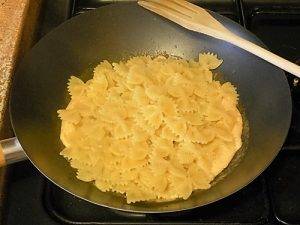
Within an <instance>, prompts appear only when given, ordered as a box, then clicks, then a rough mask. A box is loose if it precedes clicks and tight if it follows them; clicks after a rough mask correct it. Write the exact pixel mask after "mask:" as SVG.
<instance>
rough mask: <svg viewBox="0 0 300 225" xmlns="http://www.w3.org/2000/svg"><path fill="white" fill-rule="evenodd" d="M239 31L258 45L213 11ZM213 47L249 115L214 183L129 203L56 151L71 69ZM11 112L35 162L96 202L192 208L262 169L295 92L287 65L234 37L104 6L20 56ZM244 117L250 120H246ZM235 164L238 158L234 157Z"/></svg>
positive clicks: (275, 148) (134, 9) (85, 71)
mask: <svg viewBox="0 0 300 225" xmlns="http://www.w3.org/2000/svg"><path fill="white" fill-rule="evenodd" d="M212 14H213V16H214V17H215V18H217V19H218V20H219V21H220V22H221V23H222V24H224V25H225V26H226V27H227V28H228V29H230V30H231V31H233V32H234V33H236V34H238V35H240V36H242V37H244V38H245V39H248V40H250V41H252V42H254V43H257V44H259V45H261V46H263V44H262V43H261V41H259V39H258V38H256V37H255V36H254V35H253V34H251V33H249V32H248V31H246V30H245V29H244V28H243V27H241V26H239V25H238V24H236V23H234V22H232V21H231V20H229V19H226V18H224V17H222V16H220V15H218V14H215V13H212ZM206 51H211V52H214V53H217V54H218V55H219V57H221V58H222V59H223V60H224V63H223V65H222V66H221V67H220V68H219V70H218V71H217V72H218V73H219V74H222V76H221V77H222V79H224V80H226V81H230V82H232V83H233V84H234V85H235V86H237V89H238V92H239V94H240V102H241V108H242V111H243V112H244V115H245V118H247V120H248V122H249V131H248V133H247V135H245V137H246V138H245V140H244V146H243V149H242V151H243V154H241V155H243V156H242V157H241V160H235V161H240V162H239V163H231V164H230V166H229V168H228V169H227V170H226V176H225V177H224V178H222V179H219V181H218V182H216V184H215V185H213V187H212V188H211V189H209V190H205V191H195V192H194V193H193V194H192V196H191V197H190V198H189V199H187V200H176V201H172V202H165V203H136V204H130V205H129V204H126V200H125V198H123V197H122V196H120V195H117V194H113V193H103V192H101V191H100V190H98V189H97V188H96V187H95V186H94V185H93V184H92V183H85V182H82V181H80V180H78V179H76V177H75V170H74V169H72V168H71V167H70V166H69V163H68V162H67V161H66V160H65V159H64V158H63V157H61V156H60V155H59V152H60V151H61V150H62V148H63V145H62V143H61V141H60V139H59V134H60V120H59V119H58V117H57V110H58V109H60V108H64V107H66V105H67V103H68V101H69V97H68V94H67V88H66V87H67V81H68V79H69V77H70V75H77V76H79V75H80V76H81V78H83V79H84V80H87V79H88V78H89V76H91V73H90V72H89V71H90V69H89V68H92V66H93V65H95V64H96V63H99V62H100V61H101V60H104V59H108V60H109V61H118V60H121V59H126V58H129V57H130V56H133V55H139V54H145V53H147V54H151V55H155V54H158V53H167V54H170V55H175V56H179V57H182V58H185V59H193V58H196V57H197V55H198V53H199V52H206ZM10 114H11V122H12V125H13V129H14V132H15V134H16V136H17V138H18V140H19V141H20V143H21V145H22V147H23V149H24V151H25V152H26V154H27V156H28V158H29V159H30V160H31V162H32V163H33V164H34V165H35V166H36V167H37V168H38V169H39V170H40V171H41V172H42V173H43V174H44V175H45V176H46V177H47V178H49V179H50V180H51V181H53V182H54V183H56V184H57V185H58V186H60V187H61V188H63V189H65V190H66V191H68V192H70V193H72V194H74V195H76V196H78V197H80V198H83V199H85V200H87V201H90V202H92V203H96V204H99V205H102V206H106V207H110V208H115V209H119V210H125V211H133V212H147V213H151V212H158V213H161V212H170V211H178V210H185V209H191V208H194V207H198V206H203V205H205V204H208V203H211V202H215V201H217V200H219V199H222V198H224V197H226V196H228V195H230V194H232V193H234V192H236V191H238V190H239V189H241V188H242V187H244V186H245V185H247V184H248V183H249V182H251V181H252V180H253V179H254V178H255V177H257V176H258V175H259V174H260V173H261V172H262V171H263V170H264V169H265V168H266V167H267V166H268V165H269V164H270V163H271V161H272V160H273V159H274V157H275V156H276V155H277V153H278V152H279V150H280V148H281V146H282V144H283V142H284V140H285V138H286V135H287V132H288V129H289V125H290V119H291V97H290V91H289V87H288V83H287V80H286V77H285V75H284V73H283V71H282V70H280V69H278V68H276V67H274V66H273V65H271V64H269V63H266V62H265V61H263V60H261V59H259V58H257V57H255V56H253V55H252V54H250V53H247V52H245V51H243V50H241V49H239V48H237V47H234V46H232V45H231V44H228V43H225V42H223V41H220V40H216V39H213V38H210V37H207V36H205V35H201V34H198V33H194V32H191V31H188V30H185V29H184V28H182V27H179V26H178V25H176V24H174V23H172V22H169V21H167V20H165V19H163V18H161V17H159V16H157V15H154V14H153V13H151V12H149V11H146V10H144V9H143V8H141V7H139V6H137V5H136V4H114V5H109V6H105V7H101V8H99V9H97V10H93V11H90V12H87V13H85V14H83V15H80V16H77V17H75V18H73V19H70V20H68V21H67V22H65V23H64V24H62V25H61V26H59V27H58V28H57V29H55V30H54V31H53V32H51V33H50V34H49V35H47V36H46V37H44V38H43V39H42V40H41V41H40V42H39V43H38V44H36V45H35V46H34V48H33V49H32V50H31V51H30V53H29V54H28V55H27V56H26V57H25V58H24V60H23V61H22V63H21V64H20V66H19V68H18V71H17V73H16V74H15V77H14V80H13V88H12V92H11V98H10ZM245 121H246V120H245ZM234 164H235V165H234Z"/></svg>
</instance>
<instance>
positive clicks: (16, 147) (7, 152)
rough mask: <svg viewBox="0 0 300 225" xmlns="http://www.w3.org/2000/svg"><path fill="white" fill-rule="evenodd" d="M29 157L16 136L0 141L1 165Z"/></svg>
mask: <svg viewBox="0 0 300 225" xmlns="http://www.w3.org/2000/svg"><path fill="white" fill-rule="evenodd" d="M25 159H28V158H27V156H26V154H25V152H24V150H23V148H22V146H21V145H20V142H19V141H18V139H17V138H16V137H13V138H9V139H4V140H2V141H0V167H2V166H5V165H8V164H11V163H15V162H19V161H22V160H25Z"/></svg>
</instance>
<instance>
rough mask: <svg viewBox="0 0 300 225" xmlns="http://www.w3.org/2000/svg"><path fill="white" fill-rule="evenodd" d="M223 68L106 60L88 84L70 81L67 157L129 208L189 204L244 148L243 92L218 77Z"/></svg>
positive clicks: (164, 60)
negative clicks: (156, 203)
mask: <svg viewBox="0 0 300 225" xmlns="http://www.w3.org/2000/svg"><path fill="white" fill-rule="evenodd" d="M221 63H222V60H221V59H218V58H217V56H216V55H214V54H212V53H204V54H200V55H199V61H193V60H190V61H187V60H183V59H176V58H173V57H165V56H158V57H150V56H140V57H133V58H131V59H129V60H128V61H123V62H119V63H112V64H111V63H109V62H108V61H103V62H101V63H100V64H99V65H98V66H97V67H96V68H95V69H94V75H93V78H92V79H91V80H89V81H87V82H86V83H84V82H83V81H81V80H80V79H79V78H76V77H74V76H72V77H71V78H70V80H69V83H68V91H69V93H70V95H71V101H70V103H69V105H68V106H67V107H66V109H61V110H59V111H58V114H59V117H60V118H61V120H62V125H61V136H60V137H61V140H62V142H63V144H64V145H65V148H64V149H63V150H62V151H61V153H60V154H61V155H62V156H64V157H65V158H66V159H67V160H69V162H70V165H71V166H72V167H73V168H75V169H76V170H77V178H78V179H80V180H82V181H85V182H93V183H94V184H95V186H96V187H97V188H99V189H100V190H101V191H114V192H118V193H121V194H124V195H125V196H126V198H127V202H128V203H132V202H138V201H162V200H163V201H165V200H174V199H176V198H182V199H187V198H188V197H189V196H190V195H191V193H192V192H193V190H197V189H208V188H210V186H211V182H212V181H213V179H214V178H215V177H216V176H217V175H218V174H219V173H220V172H221V171H222V170H223V169H224V168H225V167H227V165H228V164H229V162H230V161H231V159H232V158H233V156H234V154H235V153H236V151H237V150H238V149H239V148H240V147H241V144H242V141H241V133H242V117H241V114H240V112H239V110H238V109H237V104H238V94H237V92H236V89H235V87H234V86H233V85H232V84H231V83H229V82H227V83H224V84H221V83H220V82H219V81H215V80H213V71H211V70H212V69H216V68H217V67H218V66H220V65H221Z"/></svg>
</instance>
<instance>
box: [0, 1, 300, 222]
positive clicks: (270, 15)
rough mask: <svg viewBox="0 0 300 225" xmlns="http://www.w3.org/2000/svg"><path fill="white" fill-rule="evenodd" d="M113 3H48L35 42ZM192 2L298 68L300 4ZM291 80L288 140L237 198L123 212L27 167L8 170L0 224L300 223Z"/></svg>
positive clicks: (299, 127) (296, 111)
mask: <svg viewBox="0 0 300 225" xmlns="http://www.w3.org/2000/svg"><path fill="white" fill-rule="evenodd" d="M112 2H118V1H117V0H114V1H112V0H111V1H109V0H102V1H101V0H74V1H71V0H69V1H67V0H65V1H61V0H51V1H50V0H49V1H45V2H44V5H43V14H42V17H41V22H40V26H39V30H38V32H37V34H38V38H41V37H42V36H44V35H45V34H47V33H48V32H49V31H51V30H52V29H53V28H54V27H56V26H57V25H59V24H60V23H62V22H64V21H65V20H67V19H69V18H70V17H72V16H77V15H79V14H82V13H85V12H86V11H88V10H93V9H95V8H97V7H102V6H104V5H106V4H110V3H112ZM119 2H128V1H124V0H123V1H119ZM192 2H194V3H195V4H198V5H200V6H202V7H205V8H208V9H210V10H212V11H215V12H217V13H220V14H222V15H224V16H226V17H229V18H230V19H232V20H234V21H236V22H237V23H240V24H241V25H242V26H244V27H246V28H247V29H249V30H250V31H252V32H253V33H255V34H256V35H257V36H258V37H259V38H260V39H261V40H262V41H263V42H264V43H265V44H266V45H267V46H268V47H269V49H270V50H271V51H273V52H275V53H277V54H279V55H281V56H283V57H284V58H287V59H289V60H291V61H293V62H297V63H300V54H299V52H300V42H299V40H300V1H299V0H290V1H284V0H282V1H280V0H264V1H261V0H218V1H217V0H194V1H192ZM118 4H122V3H118ZM99 23H101V21H99ZM286 76H287V78H288V81H289V85H290V89H291V93H292V99H293V117H292V123H291V128H290V131H289V135H288V137H287V139H286V142H285V144H284V146H283V147H282V150H281V152H280V154H279V155H278V156H277V157H276V159H275V160H274V162H273V163H272V164H271V166H270V167H269V168H268V169H267V170H266V171H265V172H264V173H263V174H261V175H260V176H259V177H258V178H257V179H256V180H255V181H253V182H252V183H251V184H249V185H248V186H246V187H245V188H243V189H242V190H240V191H239V192H237V193H235V194H233V195H231V196H229V197H227V198H225V199H223V200H221V201H218V202H216V203H213V204H210V205H208V206H204V207H201V208H196V209H193V210H189V211H185V212H176V213H167V214H151V215H146V214H133V213H125V212H119V211H116V210H111V209H107V208H104V207H100V206H96V205H93V204H91V203H88V202H86V201H83V200H81V199H78V198H76V197H74V196H73V195H71V194H69V193H67V192H65V191H63V190H62V189H60V188H58V187H56V186H55V185H53V184H52V183H51V182H50V181H48V180H47V179H46V178H44V177H43V176H42V175H41V174H40V173H39V172H38V171H37V170H36V169H35V168H34V167H33V166H32V165H31V164H30V163H29V162H28V161H25V162H20V163H17V164H14V165H10V166H9V167H8V168H7V169H6V175H5V179H4V181H3V182H2V184H1V185H2V186H4V188H3V189H2V192H1V193H0V194H1V195H0V203H1V224H5V225H15V224H16V225H20V224H21V225H27V224H30V225H35V224H37V225H54V224H78V225H84V224H86V225H87V224H89V225H92V224H95V225H96V224H300V192H299V191H298V189H299V186H300V179H299V177H300V155H299V152H300V87H299V80H298V79H297V78H295V77H293V76H292V75H290V74H286ZM0 182H1V181H0Z"/></svg>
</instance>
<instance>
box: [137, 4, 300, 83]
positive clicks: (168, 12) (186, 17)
mask: <svg viewBox="0 0 300 225" xmlns="http://www.w3.org/2000/svg"><path fill="white" fill-rule="evenodd" d="M138 4H139V5H141V6H142V7H144V8H146V9H149V10H151V11H153V12H155V13H157V14H159V15H161V16H163V17H165V18H167V19H169V20H171V21H173V22H175V23H177V24H179V25H180V26H183V27H185V28H187V29H189V30H192V31H196V32H199V33H203V34H206V35H209V36H211V37H214V38H217V39H221V40H224V41H227V42H229V43H231V44H233V45H236V46H238V47H240V48H242V49H244V50H246V51H248V52H251V53H252V54H254V55H256V56H258V57H260V58H262V59H264V60H266V61H268V62H270V63H272V64H274V65H275V66H278V67H279V68H281V69H283V70H285V71H287V72H289V73H291V74H294V75H296V76H297V77H299V78H300V66H298V65H296V64H294V63H292V62H290V61H288V60H286V59H284V58H282V57H280V56H278V55H276V54H274V53H272V52H270V51H268V50H266V49H264V48H262V47H260V46H258V45H256V44H254V43H252V42H250V41H247V40H245V39H243V38H242V37H239V36H237V35H236V34H234V33H232V32H231V31H229V30H228V29H227V28H226V27H224V26H223V25H222V24H221V23H220V22H219V21H217V20H216V19H215V18H214V17H212V16H211V15H210V14H209V13H208V12H207V11H206V10H205V9H203V8H201V7H199V6H196V5H194V4H192V3H190V2H187V1H185V0H144V1H142V0H139V1H138Z"/></svg>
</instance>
